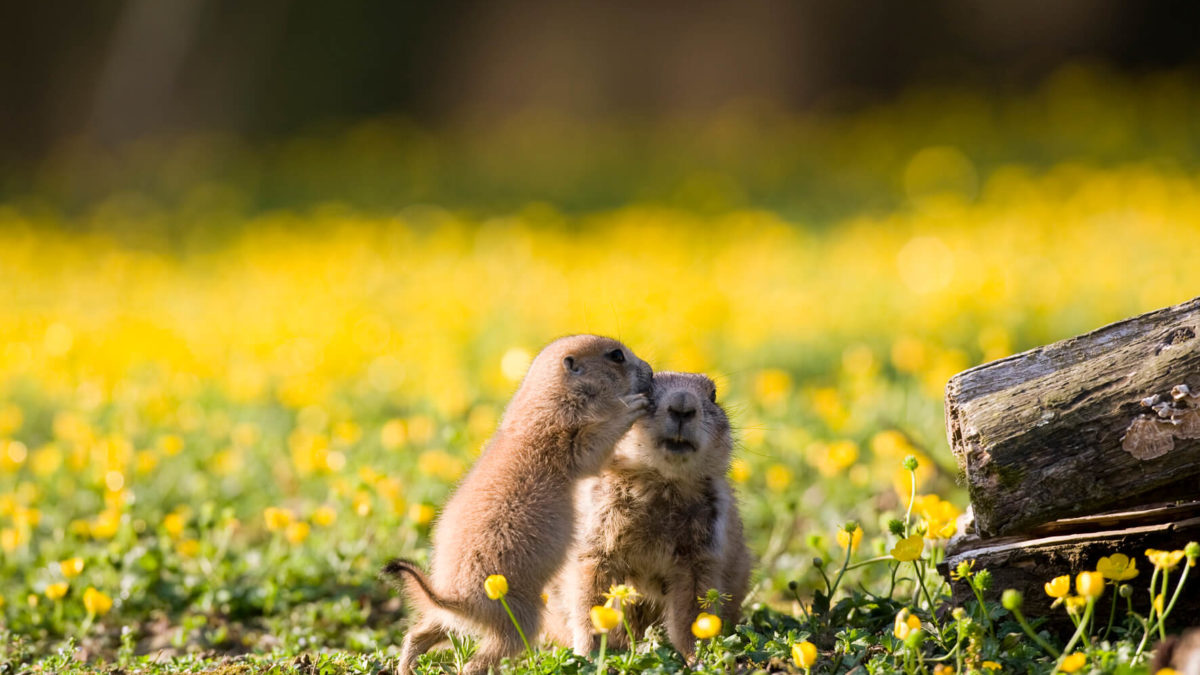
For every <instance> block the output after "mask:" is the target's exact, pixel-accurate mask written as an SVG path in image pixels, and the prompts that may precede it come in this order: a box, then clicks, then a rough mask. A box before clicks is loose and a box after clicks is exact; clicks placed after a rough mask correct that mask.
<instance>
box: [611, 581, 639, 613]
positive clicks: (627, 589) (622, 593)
mask: <svg viewBox="0 0 1200 675" xmlns="http://www.w3.org/2000/svg"><path fill="white" fill-rule="evenodd" d="M602 595H603V596H604V597H605V598H606V599H607V602H605V603H604V606H605V607H612V606H613V605H618V606H622V605H625V604H630V605H634V604H637V601H638V600H641V599H642V594H641V593H638V591H637V589H636V588H634V587H633V586H630V585H629V584H613V585H612V586H609V587H608V592H607V593H603V594H602Z"/></svg>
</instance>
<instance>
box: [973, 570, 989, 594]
mask: <svg viewBox="0 0 1200 675" xmlns="http://www.w3.org/2000/svg"><path fill="white" fill-rule="evenodd" d="M975 585H976V586H978V587H979V590H981V591H986V590H988V589H989V588H991V587H992V573H991V572H989V571H988V570H979V571H978V572H976V573H975Z"/></svg>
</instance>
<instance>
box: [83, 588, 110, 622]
mask: <svg viewBox="0 0 1200 675" xmlns="http://www.w3.org/2000/svg"><path fill="white" fill-rule="evenodd" d="M112 604H113V601H112V598H110V597H108V595H106V594H105V593H104V592H103V591H98V590H96V589H94V588H92V587H91V586H88V588H87V590H86V591H84V592H83V606H84V608H85V609H87V611H88V614H94V615H96V616H104V615H105V614H107V613H108V610H110V609H112Z"/></svg>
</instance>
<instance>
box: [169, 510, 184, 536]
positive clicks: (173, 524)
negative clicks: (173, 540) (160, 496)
mask: <svg viewBox="0 0 1200 675" xmlns="http://www.w3.org/2000/svg"><path fill="white" fill-rule="evenodd" d="M185 525H187V518H186V517H185V516H184V515H183V514H182V513H179V512H178V511H176V512H175V513H168V514H167V515H166V516H164V517H163V529H164V530H166V531H167V534H169V535H171V536H172V537H178V536H179V535H181V534H183V528H184V526H185Z"/></svg>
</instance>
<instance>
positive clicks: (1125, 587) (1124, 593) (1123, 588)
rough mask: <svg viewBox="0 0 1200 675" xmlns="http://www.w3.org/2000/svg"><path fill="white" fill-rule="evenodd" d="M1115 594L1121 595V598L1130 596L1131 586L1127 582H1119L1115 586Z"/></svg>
mask: <svg viewBox="0 0 1200 675" xmlns="http://www.w3.org/2000/svg"><path fill="white" fill-rule="evenodd" d="M1117 595H1119V596H1121V597H1122V598H1132V597H1133V586H1130V585H1129V584H1121V585H1120V586H1118V587H1117Z"/></svg>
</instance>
